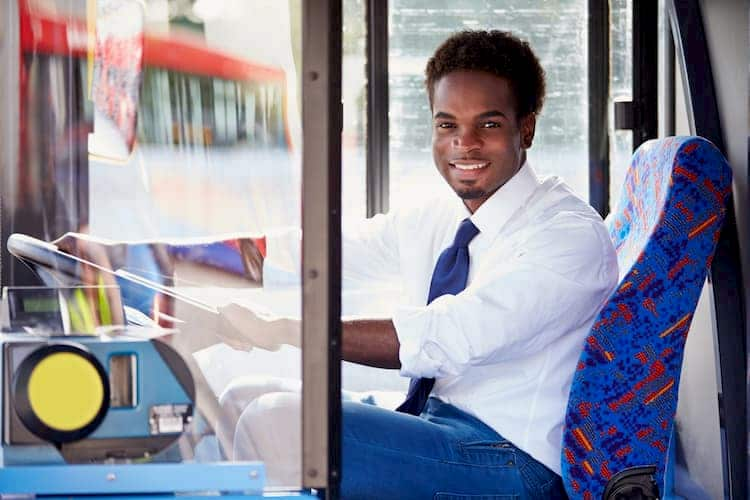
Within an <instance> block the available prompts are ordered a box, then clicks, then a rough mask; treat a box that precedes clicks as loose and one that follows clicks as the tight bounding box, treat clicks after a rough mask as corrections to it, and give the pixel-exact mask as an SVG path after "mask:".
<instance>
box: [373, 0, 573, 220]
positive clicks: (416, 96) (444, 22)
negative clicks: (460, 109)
mask: <svg viewBox="0 0 750 500" xmlns="http://www.w3.org/2000/svg"><path fill="white" fill-rule="evenodd" d="M389 8H390V40H389V43H390V47H389V50H390V53H389V68H388V69H389V78H390V127H391V128H390V134H391V137H390V145H391V151H390V153H391V162H390V164H391V174H390V175H391V206H398V205H404V204H409V203H419V202H420V199H419V196H418V195H419V193H435V192H443V191H444V190H445V189H447V187H446V186H445V183H444V182H443V181H442V179H441V178H440V176H439V175H437V174H436V173H435V169H434V166H433V162H432V155H431V152H430V151H431V150H430V147H431V146H430V141H431V120H430V110H429V103H428V101H427V94H426V92H425V89H424V83H423V82H424V67H425V64H426V62H427V58H428V57H429V55H430V54H431V53H432V52H433V51H434V50H435V48H436V47H437V46H438V45H439V44H440V43H441V42H442V41H443V40H445V38H447V37H448V35H450V34H451V33H453V32H455V31H459V30H462V29H499V30H506V31H512V32H513V33H515V34H516V35H518V36H520V37H521V38H524V39H526V40H528V42H529V43H530V44H531V46H532V48H533V49H534V51H535V52H536V54H537V56H538V57H539V59H540V61H541V63H542V67H544V69H545V71H546V73H547V98H546V100H545V103H544V107H543V109H542V112H541V116H540V117H539V120H538V122H537V129H536V137H535V139H534V145H533V147H532V148H531V149H530V150H529V161H530V163H532V164H533V166H534V168H535V170H536V171H537V173H539V174H540V175H542V176H546V175H559V176H561V177H563V178H564V179H565V180H566V181H567V182H568V184H569V185H570V186H571V187H572V188H573V189H574V190H575V191H576V192H577V193H578V194H579V195H581V196H583V197H586V196H587V193H588V145H587V127H588V113H587V110H588V101H587V99H588V95H587V93H588V91H587V81H588V80H587V55H586V30H587V27H586V26H587V25H586V23H587V10H586V9H587V3H586V2H585V1H583V0H567V1H564V2H555V3H554V7H553V6H551V5H550V4H549V2H544V1H523V2H518V1H511V0H508V1H496V2H486V1H484V0H471V1H467V2H461V4H460V6H457V5H453V4H450V5H449V4H448V3H446V2H438V3H437V4H436V3H435V2H430V1H426V0H395V1H393V2H391V4H390V5H389Z"/></svg>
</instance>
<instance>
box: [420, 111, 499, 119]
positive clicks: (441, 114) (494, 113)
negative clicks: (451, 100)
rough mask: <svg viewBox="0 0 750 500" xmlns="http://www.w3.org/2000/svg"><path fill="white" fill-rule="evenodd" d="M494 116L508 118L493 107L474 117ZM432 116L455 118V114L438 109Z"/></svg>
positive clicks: (435, 117)
mask: <svg viewBox="0 0 750 500" xmlns="http://www.w3.org/2000/svg"><path fill="white" fill-rule="evenodd" d="M496 116H499V117H501V118H508V116H507V115H506V114H505V113H503V112H502V111H498V110H496V109H493V110H490V111H485V112H484V113H479V114H478V115H477V116H476V119H477V120H483V119H485V118H494V117H496ZM432 118H433V119H435V120H439V119H441V118H442V119H445V120H455V119H456V117H455V116H453V115H452V114H450V113H446V112H445V111H438V112H437V113H435V116H433V117H432Z"/></svg>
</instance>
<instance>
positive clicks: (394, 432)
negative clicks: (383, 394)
mask: <svg viewBox="0 0 750 500" xmlns="http://www.w3.org/2000/svg"><path fill="white" fill-rule="evenodd" d="M342 428H343V429H342V446H343V457H342V477H341V479H342V480H341V498H344V499H368V498H372V499H377V500H384V499H399V500H409V499H419V500H423V499H436V500H449V499H461V500H497V499H519V500H520V499H537V498H538V499H545V500H546V499H558V498H563V499H564V498H567V497H566V495H565V492H564V490H563V486H562V480H561V479H560V476H558V475H557V474H555V473H554V472H552V471H551V470H549V469H548V468H547V467H545V466H544V465H542V464H541V463H539V462H537V461H536V460H534V459H533V458H531V457H530V456H529V455H528V454H526V453H524V452H523V451H521V450H519V449H518V448H516V447H515V446H514V445H513V444H512V443H510V442H509V441H507V440H506V439H504V438H503V437H501V436H500V435H499V434H498V433H497V432H495V431H494V430H492V429H491V428H490V427H489V426H487V425H486V424H484V423H483V422H482V421H481V420H479V419H477V418H475V417H472V416H471V415H469V414H467V413H465V412H463V411H461V410H459V409H458V408H456V407H454V406H452V405H449V404H447V403H443V402H442V401H440V400H439V399H436V398H430V399H429V400H428V402H427V405H426V406H425V409H424V411H423V412H422V414H421V415H420V416H419V417H415V416H412V415H407V414H403V413H397V412H394V411H391V410H385V409H382V408H378V407H376V406H372V405H367V404H362V403H356V402H350V401H344V402H343V425H342Z"/></svg>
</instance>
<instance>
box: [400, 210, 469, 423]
mask: <svg viewBox="0 0 750 500" xmlns="http://www.w3.org/2000/svg"><path fill="white" fill-rule="evenodd" d="M477 234H479V229H477V227H476V226H475V225H474V224H473V223H472V222H471V220H469V219H468V218H467V219H464V220H463V221H461V224H460V225H459V226H458V231H457V232H456V238H455V239H454V240H453V244H452V245H451V246H449V247H448V248H446V249H445V250H443V252H442V253H441V254H440V257H438V260H437V263H436V264H435V270H434V271H433V272H432V281H431V282H430V293H429V295H428V297H427V303H428V304H429V303H430V302H432V301H433V300H435V299H436V298H438V297H440V296H441V295H446V294H450V295H457V294H458V293H459V292H461V290H463V289H464V288H466V279H467V278H468V277H469V248H468V247H469V242H470V241H471V240H472V239H474V236H476V235H477ZM433 385H435V379H434V378H413V379H411V383H410V384H409V392H408V393H407V394H406V400H405V401H404V402H403V403H401V406H399V407H398V408H396V411H400V412H402V413H410V414H412V415H419V414H420V413H422V409H423V408H424V405H425V403H427V398H428V397H429V396H430V391H431V390H432V386H433Z"/></svg>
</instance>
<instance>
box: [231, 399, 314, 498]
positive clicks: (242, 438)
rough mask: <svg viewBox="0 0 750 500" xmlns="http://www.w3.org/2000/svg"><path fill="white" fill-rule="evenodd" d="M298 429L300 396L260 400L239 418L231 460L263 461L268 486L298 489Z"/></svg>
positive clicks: (299, 437)
mask: <svg viewBox="0 0 750 500" xmlns="http://www.w3.org/2000/svg"><path fill="white" fill-rule="evenodd" d="M301 428H302V425H301V401H300V394H299V393H290V392H275V393H270V394H264V395H263V396H259V397H258V398H256V399H255V400H253V402H252V403H250V404H249V405H248V406H247V408H245V411H244V412H242V415H241V416H240V420H239V422H238V424H237V429H236V432H235V437H234V458H235V459H236V460H262V461H263V462H264V463H265V466H266V473H267V481H268V485H269V486H299V485H300V481H301V466H302V464H301V462H302V435H301Z"/></svg>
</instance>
